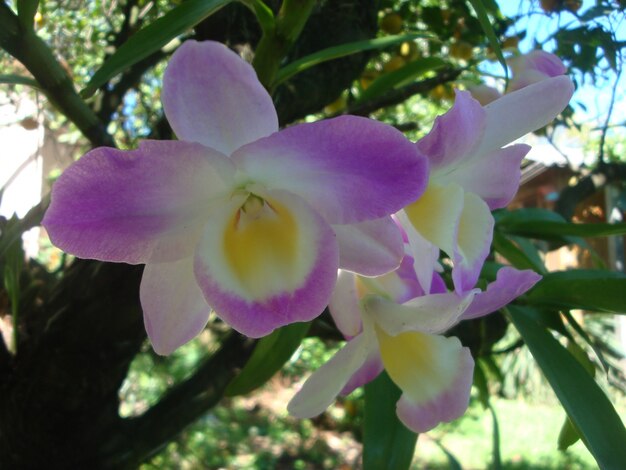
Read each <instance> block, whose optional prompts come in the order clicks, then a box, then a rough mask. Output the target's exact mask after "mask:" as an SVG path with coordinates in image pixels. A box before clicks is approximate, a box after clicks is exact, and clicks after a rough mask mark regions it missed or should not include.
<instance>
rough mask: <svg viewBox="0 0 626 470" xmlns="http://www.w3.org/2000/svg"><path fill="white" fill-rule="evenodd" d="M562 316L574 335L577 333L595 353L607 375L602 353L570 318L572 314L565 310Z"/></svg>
mask: <svg viewBox="0 0 626 470" xmlns="http://www.w3.org/2000/svg"><path fill="white" fill-rule="evenodd" d="M563 316H564V317H565V318H566V320H567V323H569V325H570V326H571V327H572V328H573V329H574V331H575V332H576V333H578V334H579V335H580V337H581V338H582V339H583V340H585V342H586V343H587V344H588V345H589V346H590V347H591V349H593V352H594V353H596V356H597V357H598V360H599V361H600V364H602V367H603V368H604V371H605V372H606V373H607V374H608V373H609V364H608V362H607V361H606V359H605V358H604V354H603V353H602V349H600V348H599V347H597V346H596V345H595V344H594V343H593V341H591V338H590V337H589V335H588V334H587V332H586V331H585V330H584V329H583V328H582V327H581V326H580V325H579V324H578V322H577V321H576V319H575V318H574V317H573V316H572V314H571V313H570V312H569V311H567V310H565V311H563ZM587 359H588V358H587ZM589 363H591V362H590V361H589ZM592 366H593V364H592Z"/></svg>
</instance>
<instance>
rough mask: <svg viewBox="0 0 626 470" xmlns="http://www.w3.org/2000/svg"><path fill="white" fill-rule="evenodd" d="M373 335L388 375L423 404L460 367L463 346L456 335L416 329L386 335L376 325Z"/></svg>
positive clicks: (410, 397)
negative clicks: (443, 334) (447, 336)
mask: <svg viewBox="0 0 626 470" xmlns="http://www.w3.org/2000/svg"><path fill="white" fill-rule="evenodd" d="M376 336H377V338H378V343H379V345H380V353H381V357H382V360H383V364H384V366H385V369H386V370H387V373H388V374H389V377H391V379H392V380H393V381H394V382H395V383H396V385H398V387H400V389H401V390H402V392H403V393H404V395H405V396H406V398H407V399H408V400H409V401H411V402H412V403H414V404H426V403H428V402H431V401H433V400H434V399H436V398H437V397H438V396H439V395H441V394H443V393H445V392H446V391H447V390H449V389H450V388H451V387H452V386H453V385H454V384H455V382H456V378H457V376H458V375H459V374H460V373H461V372H462V370H463V366H464V363H463V360H462V356H461V355H460V353H461V351H462V350H463V349H464V348H463V347H462V346H461V342H460V341H459V340H458V338H455V337H451V338H446V337H444V336H438V335H429V334H425V333H418V332H407V333H402V334H400V335H398V336H389V335H388V334H387V333H385V332H384V331H383V330H382V329H380V328H376ZM465 405H466V406H467V403H466V404H465Z"/></svg>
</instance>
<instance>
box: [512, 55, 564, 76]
mask: <svg viewBox="0 0 626 470" xmlns="http://www.w3.org/2000/svg"><path fill="white" fill-rule="evenodd" d="M507 63H508V64H509V67H511V70H512V71H513V74H519V73H523V72H525V71H526V70H536V71H538V72H541V73H543V74H544V76H547V77H557V76H559V75H564V74H565V73H566V72H567V67H566V66H565V64H564V63H563V61H561V59H559V58H558V57H557V56H555V55H554V54H551V53H549V52H546V51H542V50H539V49H536V50H534V51H530V52H529V53H527V54H523V55H519V56H516V57H512V58H510V59H509V60H507Z"/></svg>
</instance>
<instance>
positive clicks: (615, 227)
mask: <svg viewBox="0 0 626 470" xmlns="http://www.w3.org/2000/svg"><path fill="white" fill-rule="evenodd" d="M501 228H503V229H504V230H505V231H506V232H508V233H512V234H515V235H522V236H524V237H532V238H545V237H546V236H547V235H556V236H574V237H606V236H610V235H624V234H626V223H619V224H606V223H597V224H571V223H566V222H548V221H524V222H519V223H511V224H508V225H505V226H504V227H501Z"/></svg>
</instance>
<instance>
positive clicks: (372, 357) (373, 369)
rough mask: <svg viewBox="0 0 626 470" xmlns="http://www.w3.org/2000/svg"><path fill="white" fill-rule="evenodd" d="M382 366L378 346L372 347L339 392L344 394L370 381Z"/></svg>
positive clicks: (379, 371) (381, 369)
mask: <svg viewBox="0 0 626 470" xmlns="http://www.w3.org/2000/svg"><path fill="white" fill-rule="evenodd" d="M384 368H385V367H384V366H383V360H382V359H381V357H380V351H379V350H378V348H372V349H371V350H370V353H369V355H368V356H367V359H365V362H364V363H363V365H362V366H361V367H359V369H358V370H357V371H356V372H355V373H354V374H352V377H350V380H348V383H346V385H344V387H343V388H342V389H341V392H339V394H340V395H344V396H345V395H349V394H351V393H352V392H353V391H354V390H356V389H357V388H359V387H361V386H363V385H365V384H368V383H370V382H371V381H372V380H374V379H375V378H376V377H378V375H379V374H380V373H381V372H382V371H383V369H384Z"/></svg>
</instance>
